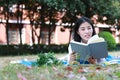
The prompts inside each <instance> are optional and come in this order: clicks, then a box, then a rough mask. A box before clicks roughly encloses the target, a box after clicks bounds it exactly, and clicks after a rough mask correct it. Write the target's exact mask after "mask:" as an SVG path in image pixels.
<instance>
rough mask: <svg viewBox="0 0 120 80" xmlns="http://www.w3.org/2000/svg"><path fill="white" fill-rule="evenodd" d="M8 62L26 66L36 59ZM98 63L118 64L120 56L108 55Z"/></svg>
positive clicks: (64, 62) (31, 64)
mask: <svg viewBox="0 0 120 80" xmlns="http://www.w3.org/2000/svg"><path fill="white" fill-rule="evenodd" d="M60 60H61V61H62V62H63V65H69V63H68V62H67V60H64V58H60ZM10 63H12V64H15V63H19V64H22V65H24V66H27V67H31V66H33V65H34V66H36V65H37V64H36V63H37V61H36V60H27V59H23V60H18V61H11V62H10ZM100 64H101V65H103V66H106V65H111V64H120V57H115V56H111V55H108V57H107V58H105V61H103V62H101V63H100Z"/></svg>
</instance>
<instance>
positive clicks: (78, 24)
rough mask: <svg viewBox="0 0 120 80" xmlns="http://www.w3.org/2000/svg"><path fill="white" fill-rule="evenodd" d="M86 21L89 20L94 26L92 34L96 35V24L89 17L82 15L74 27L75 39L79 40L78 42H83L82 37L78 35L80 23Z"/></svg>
mask: <svg viewBox="0 0 120 80" xmlns="http://www.w3.org/2000/svg"><path fill="white" fill-rule="evenodd" d="M84 22H88V23H89V24H90V25H91V26H92V28H93V34H92V36H93V35H95V29H94V26H93V23H92V21H91V20H90V19H89V18H87V17H84V16H82V17H81V18H79V19H78V20H77V21H76V23H75V26H74V28H73V32H74V33H73V39H74V40H75V41H77V42H81V37H80V36H79V35H78V33H77V31H78V29H79V27H80V25H81V24H82V23H84Z"/></svg>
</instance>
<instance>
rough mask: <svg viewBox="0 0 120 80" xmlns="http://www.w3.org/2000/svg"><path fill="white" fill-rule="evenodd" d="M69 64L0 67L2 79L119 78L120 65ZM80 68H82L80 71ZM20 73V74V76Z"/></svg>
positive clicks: (65, 79)
mask: <svg viewBox="0 0 120 80" xmlns="http://www.w3.org/2000/svg"><path fill="white" fill-rule="evenodd" d="M69 67H70V68H71V69H72V70H70V69H69V68H68V67H67V66H63V65H62V66H61V65H60V66H41V67H37V66H33V67H32V68H28V67H26V66H24V65H21V64H9V65H7V66H6V67H4V68H2V69H0V80H25V79H21V78H20V75H21V76H22V77H23V78H26V79H27V80H80V79H81V78H82V77H85V78H86V79H87V80H113V78H115V77H114V76H118V77H116V79H115V80H119V79H120V78H119V76H120V75H119V74H120V72H119V68H118V67H120V66H119V65H110V66H105V67H102V66H98V65H77V66H75V65H70V66H69ZM78 70H81V71H79V72H78ZM18 75H19V76H18Z"/></svg>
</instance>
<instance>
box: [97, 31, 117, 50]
mask: <svg viewBox="0 0 120 80" xmlns="http://www.w3.org/2000/svg"><path fill="white" fill-rule="evenodd" d="M98 35H99V36H100V37H103V38H104V39H105V41H106V42H107V45H108V50H113V49H115V48H116V41H115V39H114V38H113V36H112V34H111V33H110V32H107V31H102V32H100V33H99V34H98Z"/></svg>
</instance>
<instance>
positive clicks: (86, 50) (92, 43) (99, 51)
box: [70, 35, 108, 60]
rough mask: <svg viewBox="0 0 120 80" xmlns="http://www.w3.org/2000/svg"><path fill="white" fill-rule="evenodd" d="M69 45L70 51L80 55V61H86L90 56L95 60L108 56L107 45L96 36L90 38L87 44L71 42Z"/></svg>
mask: <svg viewBox="0 0 120 80" xmlns="http://www.w3.org/2000/svg"><path fill="white" fill-rule="evenodd" d="M70 45H71V48H72V51H74V52H76V53H78V54H79V55H80V60H87V59H88V58H89V57H90V56H93V57H94V58H96V59H100V58H106V57H107V56H108V50H107V43H106V41H105V40H104V39H103V38H101V37H98V35H95V36H93V37H91V38H90V39H89V41H88V43H87V44H84V43H80V42H76V41H71V42H70Z"/></svg>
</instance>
